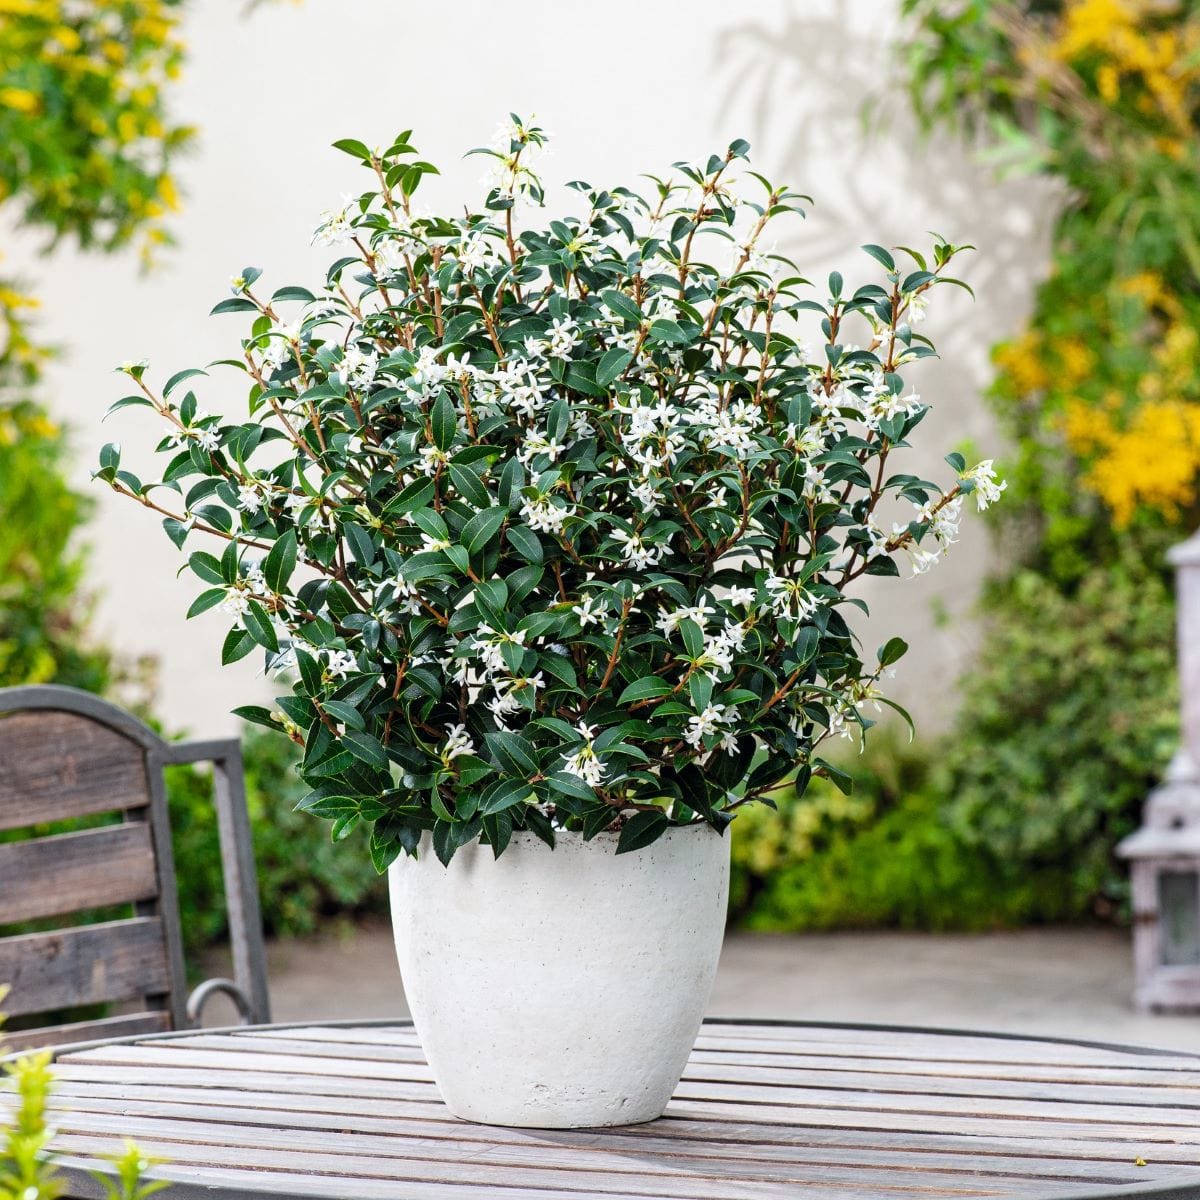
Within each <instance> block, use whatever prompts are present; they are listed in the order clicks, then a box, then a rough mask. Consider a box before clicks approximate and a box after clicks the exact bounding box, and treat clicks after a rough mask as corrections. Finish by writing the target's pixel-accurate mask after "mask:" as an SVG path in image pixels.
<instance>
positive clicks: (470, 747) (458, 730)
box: [442, 725, 475, 767]
mask: <svg viewBox="0 0 1200 1200" xmlns="http://www.w3.org/2000/svg"><path fill="white" fill-rule="evenodd" d="M474 753H475V743H474V742H473V741H472V740H471V735H470V734H469V733H468V732H467V727H466V726H465V725H451V726H450V727H449V728H448V729H447V730H446V744H445V745H444V746H443V747H442V765H443V766H446V767H448V766H449V765H450V763H451V762H452V761H453V760H454V759H456V758H458V756H459V755H460V754H474Z"/></svg>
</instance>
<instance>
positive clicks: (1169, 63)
mask: <svg viewBox="0 0 1200 1200" xmlns="http://www.w3.org/2000/svg"><path fill="white" fill-rule="evenodd" d="M905 8H906V10H907V11H908V13H909V14H910V15H911V16H914V17H915V18H916V20H917V23H918V30H919V31H920V36H918V38H917V39H916V41H915V43H914V49H913V50H912V52H911V59H910V62H911V65H912V83H913V95H914V98H915V100H916V102H917V105H918V108H919V109H920V110H921V111H922V112H923V113H924V115H925V116H926V117H928V118H934V117H937V118H942V119H947V120H959V119H962V118H964V117H965V119H966V120H967V121H968V122H969V121H970V120H971V119H972V115H974V117H975V118H976V119H982V118H986V121H987V123H988V125H989V126H991V127H992V129H993V130H994V131H996V132H997V133H998V134H999V140H1000V142H1001V143H1003V144H1004V145H1006V146H1009V147H1017V148H1018V150H1017V151H1014V154H1015V157H1014V161H1020V162H1023V163H1025V164H1026V165H1029V164H1035V165H1038V166H1040V167H1041V168H1042V169H1045V170H1048V171H1050V172H1051V173H1053V174H1055V175H1057V176H1058V177H1059V178H1061V179H1062V180H1063V181H1064V182H1065V184H1066V185H1067V191H1068V193H1069V201H1068V203H1067V205H1066V207H1065V209H1064V212H1063V214H1062V217H1061V218H1060V221H1059V225H1058V229H1057V234H1056V239H1055V245H1054V267H1053V271H1052V274H1051V276H1050V278H1049V279H1047V281H1046V282H1045V284H1044V285H1043V286H1042V288H1041V289H1040V291H1039V295H1038V300H1037V305H1036V309H1035V311H1034V314H1033V317H1032V319H1031V321H1030V323H1029V326H1028V328H1027V329H1026V330H1025V331H1024V333H1022V334H1021V335H1020V336H1019V337H1017V338H1015V339H1014V340H1013V341H1011V342H1010V343H1008V344H1006V345H1004V346H1001V347H999V348H997V350H996V351H995V355H994V357H995V362H996V366H997V368H998V378H997V381H996V387H995V398H996V401H997V405H998V409H999V412H1000V415H1001V417H1002V418H1003V419H1004V420H1005V422H1006V424H1007V426H1008V429H1009V432H1010V433H1011V434H1012V435H1013V436H1014V437H1015V439H1016V440H1017V441H1018V454H1019V457H1020V459H1021V465H1020V466H1019V467H1018V469H1017V470H1016V471H1015V472H1014V475H1015V478H1014V486H1013V489H1012V490H1013V491H1014V492H1015V493H1016V495H1015V496H1014V499H1016V500H1017V501H1018V504H1016V505H1012V506H1010V508H1009V510H1008V515H1009V517H1010V518H1012V519H1018V520H1024V521H1025V522H1026V525H1027V527H1028V526H1029V525H1032V526H1033V527H1035V528H1037V529H1039V530H1040V532H1041V534H1042V536H1043V540H1042V545H1043V547H1045V546H1047V545H1049V546H1051V547H1061V546H1062V545H1064V544H1066V543H1074V544H1075V545H1077V546H1078V547H1080V548H1081V550H1082V551H1083V552H1082V553H1080V554H1078V555H1074V556H1068V557H1070V558H1071V559H1072V562H1073V564H1074V566H1073V567H1072V568H1071V571H1072V573H1074V572H1075V571H1076V570H1077V569H1078V568H1080V567H1082V566H1083V565H1084V563H1085V561H1086V559H1087V558H1088V557H1090V556H1094V555H1095V553H1096V552H1097V550H1098V548H1099V547H1101V546H1102V545H1103V544H1104V541H1105V536H1106V527H1107V529H1108V530H1111V528H1112V527H1115V528H1116V529H1117V530H1118V531H1119V530H1121V529H1124V528H1128V527H1131V526H1134V525H1136V524H1138V523H1139V522H1149V523H1150V524H1152V525H1153V524H1158V525H1164V524H1165V525H1167V526H1175V525H1179V526H1184V527H1188V526H1190V525H1191V524H1194V521H1195V517H1196V509H1197V507H1198V506H1197V499H1198V491H1200V437H1198V434H1200V338H1198V335H1197V329H1198V328H1200V137H1198V136H1197V135H1198V134H1200V5H1197V4H1195V3H1194V2H1191V0H1049V2H1047V0H1018V2H1015V3H1010V4H1004V5H996V4H993V3H990V2H988V0H965V2H964V3H963V4H961V5H959V6H958V7H957V9H956V11H955V14H954V15H952V16H947V15H946V12H945V8H946V6H945V5H943V4H939V3H937V2H936V0H905ZM1022 498H1023V499H1024V500H1025V502H1026V505H1025V510H1026V512H1025V516H1024V517H1021V516H1020V504H1019V502H1020V500H1021V499H1022ZM1097 499H1098V500H1100V501H1101V502H1102V504H1103V510H1098V509H1097V506H1096V504H1095V501H1096V500H1097ZM1085 547H1086V549H1085ZM1051 557H1053V555H1051ZM1064 561H1065V560H1064Z"/></svg>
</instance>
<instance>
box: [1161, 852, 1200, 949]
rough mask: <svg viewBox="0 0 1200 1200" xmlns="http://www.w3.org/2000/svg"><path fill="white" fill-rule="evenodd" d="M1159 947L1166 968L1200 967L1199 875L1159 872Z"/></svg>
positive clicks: (1188, 872)
mask: <svg viewBox="0 0 1200 1200" xmlns="http://www.w3.org/2000/svg"><path fill="white" fill-rule="evenodd" d="M1158 913H1159V918H1158V921H1159V945H1160V947H1161V949H1162V962H1163V965H1164V966H1167V967H1181V966H1195V965H1197V964H1200V873H1197V872H1196V871H1163V872H1161V873H1160V874H1159V877H1158Z"/></svg>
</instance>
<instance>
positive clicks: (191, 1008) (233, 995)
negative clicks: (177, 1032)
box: [187, 979, 254, 1027]
mask: <svg viewBox="0 0 1200 1200" xmlns="http://www.w3.org/2000/svg"><path fill="white" fill-rule="evenodd" d="M219 992H220V993H224V994H225V995H226V996H228V997H229V998H230V999H231V1000H232V1001H233V1003H234V1007H235V1008H236V1009H237V1010H238V1016H239V1017H240V1018H241V1023H242V1024H243V1025H250V1024H253V1012H254V1006H253V1005H252V1004H251V1003H250V997H249V996H247V995H246V993H245V992H244V991H242V989H241V988H240V987H238V985H237V984H236V983H234V981H233V980H232V979H206V980H205V981H204V982H203V983H201V984H199V985H198V986H197V987H196V988H195V989H194V990H193V991H192V994H191V995H190V996H188V999H187V1018H188V1021H189V1022H191V1024H192V1025H195V1026H197V1027H199V1025H200V1017H201V1015H202V1013H203V1012H204V1006H205V1005H206V1004H207V1003H208V1002H209V1000H211V999H212V998H213V996H215V995H217V994H218V993H219Z"/></svg>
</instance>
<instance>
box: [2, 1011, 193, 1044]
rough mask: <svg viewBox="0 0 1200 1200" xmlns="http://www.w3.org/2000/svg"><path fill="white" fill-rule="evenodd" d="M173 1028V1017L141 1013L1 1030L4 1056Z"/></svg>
mask: <svg viewBox="0 0 1200 1200" xmlns="http://www.w3.org/2000/svg"><path fill="white" fill-rule="evenodd" d="M170 1028H171V1017H170V1014H169V1013H166V1012H162V1011H156V1012H139V1013H129V1014H126V1015H122V1016H117V1017H102V1018H100V1020H97V1021H73V1022H71V1024H69V1025H48V1026H44V1027H42V1028H39V1029H28V1030H24V1031H10V1032H7V1033H6V1032H5V1031H4V1030H3V1029H0V1054H16V1053H17V1052H18V1051H22V1050H42V1049H47V1048H49V1047H51V1046H68V1045H72V1044H77V1043H79V1042H91V1041H98V1040H99V1039H100V1038H123V1037H135V1036H137V1035H140V1034H145V1033H165V1032H166V1030H168V1029H170Z"/></svg>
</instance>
